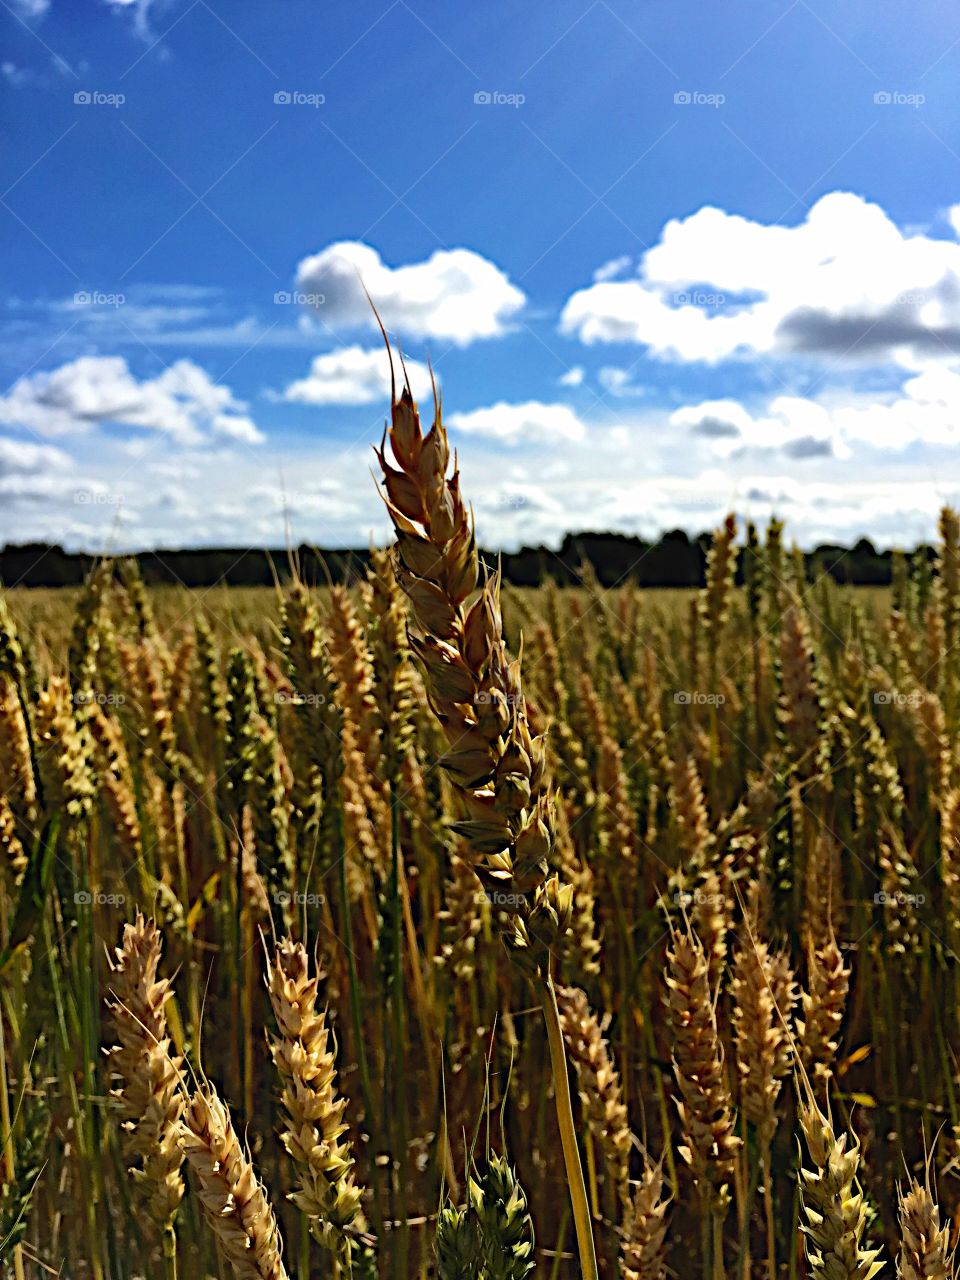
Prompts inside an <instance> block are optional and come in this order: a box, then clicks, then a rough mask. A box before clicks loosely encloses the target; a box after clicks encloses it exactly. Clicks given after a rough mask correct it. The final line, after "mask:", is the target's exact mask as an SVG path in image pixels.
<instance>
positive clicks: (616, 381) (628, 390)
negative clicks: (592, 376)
mask: <svg viewBox="0 0 960 1280" xmlns="http://www.w3.org/2000/svg"><path fill="white" fill-rule="evenodd" d="M597 381H598V382H599V383H600V386H601V387H603V389H604V391H605V392H606V393H607V395H609V396H616V397H618V398H622V397H626V396H645V395H646V394H647V389H646V387H641V386H640V385H639V384H638V383H636V382H634V381H633V372H632V370H630V369H618V368H616V367H615V366H613V365H605V366H604V368H602V369H601V370H600V372H599V373H598V374H597Z"/></svg>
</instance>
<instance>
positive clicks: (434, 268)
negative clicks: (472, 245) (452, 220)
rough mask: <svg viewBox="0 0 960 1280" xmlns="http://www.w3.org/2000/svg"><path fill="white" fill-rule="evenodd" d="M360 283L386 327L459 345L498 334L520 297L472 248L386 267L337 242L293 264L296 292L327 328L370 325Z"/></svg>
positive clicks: (364, 251)
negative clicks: (313, 302)
mask: <svg viewBox="0 0 960 1280" xmlns="http://www.w3.org/2000/svg"><path fill="white" fill-rule="evenodd" d="M364 287H366V290H367V292H368V293H369V294H370V297H371V298H372V299H373V301H374V303H375V304H376V306H377V308H378V310H379V312H380V314H381V316H382V317H383V321H384V323H385V324H386V326H387V328H388V329H391V330H396V331H397V332H399V333H403V334H408V335H411V336H413V337H417V338H439V339H443V340H444V341H449V342H453V343H456V344H457V345H458V346H466V345H467V344H468V343H470V342H473V341H474V340H475V339H477V338H496V337H499V336H500V335H501V334H502V333H504V332H505V331H506V329H507V326H508V324H509V322H510V320H511V318H512V317H513V316H515V315H516V313H517V312H518V311H519V310H520V309H521V307H522V306H523V304H524V302H525V301H526V299H525V297H524V294H523V293H522V292H521V290H520V289H518V288H517V287H516V286H515V285H513V284H511V283H510V281H509V279H508V278H507V276H506V275H505V274H504V273H503V272H502V271H501V270H500V268H499V267H497V266H496V265H495V264H494V263H492V262H490V261H489V260H488V259H487V258H484V257H482V256H481V255H480V254H479V253H474V252H473V250H471V249H438V250H437V252H436V253H433V254H431V256H430V257H429V258H427V259H426V261H424V262H415V263H411V264H409V265H408V266H402V267H390V266H387V264H386V263H385V262H384V261H383V259H382V258H381V257H380V255H379V253H378V252H377V251H376V249H373V248H371V246H370V245H367V244H363V243H361V242H359V241H356V240H342V241H339V242H337V243H336V244H331V245H328V246H327V248H326V249H323V250H322V251H321V252H320V253H315V254H313V255H312V256H310V257H308V258H304V259H303V261H302V262H301V263H300V265H299V266H298V268H297V288H298V290H300V291H301V292H303V293H305V294H307V295H312V296H313V297H314V298H315V299H316V306H317V309H318V311H319V313H320V314H321V316H322V317H323V319H324V321H325V322H326V323H327V324H329V325H331V326H345V327H351V326H360V327H363V328H375V327H376V322H375V320H374V316H373V313H372V311H371V308H370V302H369V301H368V299H367V296H366V294H365V293H364ZM321 299H322V301H321Z"/></svg>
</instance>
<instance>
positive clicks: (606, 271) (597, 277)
mask: <svg viewBox="0 0 960 1280" xmlns="http://www.w3.org/2000/svg"><path fill="white" fill-rule="evenodd" d="M632 265H633V259H632V258H631V257H630V255H629V254H623V256H622V257H619V258H611V259H610V261H609V262H604V263H603V264H602V265H601V266H599V267H597V269H596V271H594V273H593V280H594V284H602V283H603V281H604V280H614V279H615V278H616V277H617V276H622V275H624V274H625V273H626V272H627V271H629V270H630V267H631V266H632Z"/></svg>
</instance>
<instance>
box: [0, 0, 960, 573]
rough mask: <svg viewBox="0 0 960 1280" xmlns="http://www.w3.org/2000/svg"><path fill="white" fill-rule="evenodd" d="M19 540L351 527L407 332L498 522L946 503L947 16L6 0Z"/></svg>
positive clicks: (817, 2)
mask: <svg viewBox="0 0 960 1280" xmlns="http://www.w3.org/2000/svg"><path fill="white" fill-rule="evenodd" d="M0 23H2V25H3V40H2V45H0V49H2V53H0V97H2V127H3V151H2V175H0V189H2V191H3V194H2V203H0V236H2V238H3V244H2V249H3V261H4V263H5V264H6V272H5V278H6V282H7V287H6V289H5V291H4V294H5V296H4V299H3V301H2V302H0V365H2V368H0V376H2V386H0V496H2V498H3V502H2V506H0V539H3V540H7V541H14V540H25V539H27V538H35V537H36V538H47V539H53V540H57V541H61V542H65V543H66V544H68V545H70V546H84V547H88V548H91V549H97V550H100V549H104V548H107V547H116V548H121V547H124V548H125V547H140V546H152V545H163V546H171V545H184V544H191V543H220V544H236V543H240V544H253V545H264V544H270V545H277V544H279V543H282V541H283V539H284V536H285V534H284V521H285V518H286V519H288V520H289V524H290V529H291V536H292V537H293V538H294V539H295V540H300V539H304V540H313V541H317V542H319V543H321V544H325V545H335V544H341V545H342V544H353V545H356V544H358V543H359V544H364V543H366V542H367V541H368V539H369V537H370V536H371V535H372V536H374V537H380V536H382V535H383V534H384V533H385V522H384V520H383V516H382V512H381V510H380V509H379V507H378V502H377V498H376V493H375V490H374V485H373V481H372V479H371V477H370V472H369V468H370V463H371V461H372V455H371V454H370V452H369V444H370V442H371V441H372V440H374V439H376V438H377V436H378V435H379V431H380V429H381V427H382V422H383V416H384V411H385V408H386V401H385V386H386V373H387V366H386V358H385V355H384V354H383V351H382V347H380V346H379V345H378V342H377V338H376V334H375V332H374V331H373V329H372V326H371V324H370V320H369V315H368V313H367V311H366V307H365V303H364V302H363V299H362V294H361V293H360V287H359V280H360V279H361V278H362V280H363V282H364V284H365V285H366V287H367V288H368V289H369V290H370V292H371V294H372V295H373V296H374V298H375V300H376V301H377V303H378V305H379V306H380V307H381V310H382V311H383V314H384V316H385V319H386V321H387V323H388V325H389V327H390V328H391V330H392V331H393V332H394V333H395V334H396V335H397V337H398V339H399V340H400V342H401V343H402V346H403V349H404V351H405V352H406V353H407V354H408V355H409V357H410V361H411V364H410V368H411V374H412V377H413V379H414V385H415V389H418V390H421V391H422V390H423V389H424V388H425V386H426V385H427V378H426V371H425V368H424V362H425V361H426V360H427V359H428V358H429V359H431V360H432V361H433V363H434V365H435V367H436V369H437V372H438V375H439V378H440V380H441V382H442V384H443V388H444V402H445V408H446V413H447V417H448V421H449V425H450V430H451V437H452V439H453V441H454V443H455V445H456V446H457V448H458V449H459V450H460V455H461V462H462V467H463V477H464V487H465V490H466V491H467V492H468V494H469V495H470V496H472V498H473V499H474V503H475V506H476V511H477V520H478V526H479V530H480V534H481V537H482V538H483V540H484V542H485V543H486V544H488V545H504V546H512V545H516V544H517V543H518V542H521V541H528V542H529V541H538V540H540V539H544V540H547V541H551V542H555V541H556V540H557V539H558V538H559V537H560V536H561V535H562V534H563V532H564V531H566V530H568V529H572V530H579V529H585V528H603V527H615V528H621V529H625V530H628V531H631V532H639V533H643V534H647V535H650V534H653V533H655V532H657V531H659V530H662V529H663V528H665V527H673V526H676V525H682V526H684V527H686V528H687V529H689V530H691V531H697V530H700V529H702V528H705V527H708V526H710V525H711V524H715V523H716V522H717V521H718V520H719V519H720V518H721V517H722V514H723V512H724V511H725V510H726V509H728V508H730V507H733V508H735V509H736V510H737V512H738V513H739V514H741V515H742V516H745V517H746V516H750V517H753V518H755V519H759V520H764V519H766V517H767V516H768V515H769V514H770V512H771V511H774V510H775V511H778V512H779V513H780V514H781V515H782V516H784V517H785V518H786V519H787V520H788V522H789V528H790V529H791V531H792V533H793V535H794V537H796V538H797V539H798V540H799V541H800V542H801V543H805V544H809V543H812V542H814V541H817V540H820V539H826V538H839V539H846V538H850V537H855V536H858V535H859V534H861V533H866V534H869V535H871V536H873V537H875V538H876V539H877V540H878V541H880V542H882V543H891V542H893V543H906V544H909V543H912V542H914V541H916V539H917V538H919V537H922V536H927V535H929V533H930V532H931V530H932V528H933V524H934V520H935V513H936V510H937V506H938V504H939V503H940V502H941V501H944V500H948V499H956V497H957V494H958V490H960V476H958V473H957V454H956V450H957V435H956V428H955V426H954V423H955V422H958V421H960V415H958V413H957V411H958V410H960V236H958V229H960V128H958V123H960V121H958V113H960V97H958V95H957V93H956V88H955V86H956V84H957V82H958V72H960V14H957V13H956V12H955V11H954V10H953V9H952V7H950V6H947V5H945V4H938V3H932V2H930V0H921V2H920V3H917V4H915V5H913V6H911V8H910V11H909V18H908V19H906V18H905V12H904V9H903V6H902V4H897V5H894V4H892V3H886V2H880V3H878V2H877V0H872V2H871V3H869V4H867V3H860V2H859V0H857V2H855V3H846V4H842V5H838V4H832V5H831V4H827V3H826V0H814V3H807V0H795V2H792V3H785V2H783V0H777V2H775V3H774V2H772V0H771V2H769V3H768V2H767V0H755V3H753V4H751V5H748V6H747V5H743V6H711V5H703V4H702V3H687V0H671V2H670V3H660V2H659V0H653V2H651V3H639V4H633V5H627V4H624V3H622V2H621V3H612V2H611V3H607V2H606V0H595V2H594V3H587V0H559V2H558V3H555V4H553V5H540V6H522V7H521V6H517V5H515V4H503V3H487V4H484V5H477V6H453V5H449V4H441V3H436V2H430V0H414V2H412V3H407V0H393V3H387V0H378V2H377V3H367V2H366V0H361V2H360V3H356V4H354V5H350V6H341V5H337V6H326V5H317V4H310V3H301V2H298V0H277V3H275V4H272V5H261V4H250V3H234V4H232V5H229V6H227V5H225V4H223V0H209V2H208V0H154V3H145V2H144V0H134V2H133V3H127V4H122V3H116V2H110V0H100V2H99V3H97V2H95V0H91V2H89V3H79V0H74V2H72V3H68V2H67V0H5V2H3V3H0Z"/></svg>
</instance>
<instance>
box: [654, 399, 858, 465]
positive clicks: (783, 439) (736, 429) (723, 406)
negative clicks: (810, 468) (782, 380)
mask: <svg viewBox="0 0 960 1280" xmlns="http://www.w3.org/2000/svg"><path fill="white" fill-rule="evenodd" d="M670 423H671V425H672V426H674V427H681V428H687V429H689V431H691V432H692V434H693V435H695V436H700V437H702V438H703V439H705V440H706V441H708V442H710V444H711V445H712V447H713V451H714V452H715V453H717V454H720V455H731V454H735V453H738V452H740V451H742V450H743V449H745V448H750V449H755V450H764V449H765V450H778V451H780V452H782V453H784V454H786V456H787V457H790V458H796V459H798V460H799V459H804V458H829V457H838V458H839V457H843V458H845V457H848V456H849V454H850V450H849V448H848V446H847V444H846V442H845V441H844V439H843V432H842V431H841V429H840V426H839V423H838V422H837V421H836V420H835V419H834V417H833V415H832V414H831V413H830V411H829V409H828V408H826V407H825V406H824V405H821V404H818V403H816V402H815V401H812V400H805V399H803V397H801V396H776V397H775V398H774V399H773V400H771V402H770V404H769V405H768V407H767V412H766V414H763V415H761V416H758V417H754V416H752V415H751V414H750V413H748V412H747V410H746V409H745V408H744V407H743V405H741V404H740V403H739V402H738V401H736V400H704V401H703V402H702V403H700V404H696V405H685V406H684V407H683V408H682V409H678V410H677V411H676V412H675V413H673V414H671V416H670Z"/></svg>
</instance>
